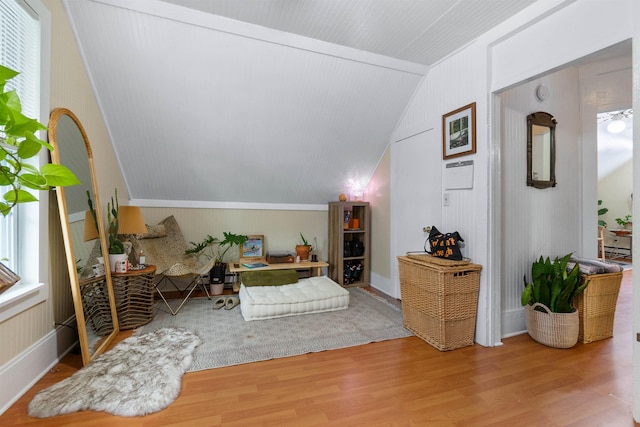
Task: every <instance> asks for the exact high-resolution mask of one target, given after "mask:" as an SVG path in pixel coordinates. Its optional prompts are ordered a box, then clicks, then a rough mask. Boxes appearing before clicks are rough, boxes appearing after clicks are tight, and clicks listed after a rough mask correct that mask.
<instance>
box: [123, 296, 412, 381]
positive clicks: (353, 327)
mask: <svg viewBox="0 0 640 427" xmlns="http://www.w3.org/2000/svg"><path fill="white" fill-rule="evenodd" d="M349 293H350V294H351V295H350V302H349V308H348V309H346V310H340V311H333V312H328V313H317V314H306V315H299V316H291V317H282V318H277V319H269V320H259V321H253V322H246V321H245V320H244V319H243V318H242V314H241V312H240V307H239V306H237V307H235V308H233V309H231V310H225V309H219V310H214V309H213V301H210V300H208V299H207V298H196V299H191V300H189V301H188V302H187V303H186V304H185V305H184V307H182V309H181V310H180V312H179V313H178V314H177V315H176V316H172V315H171V313H169V310H168V309H167V307H166V306H165V305H164V303H163V302H162V301H160V302H159V303H156V306H155V307H156V309H155V315H154V319H153V320H152V321H151V322H150V323H148V324H147V325H145V326H143V327H142V328H140V329H138V331H137V332H136V333H145V332H148V331H151V330H154V329H157V328H162V327H168V326H173V327H183V328H187V329H189V330H192V331H193V332H195V333H196V334H197V335H198V336H199V337H200V338H201V339H202V345H200V346H199V347H198V348H197V349H196V352H195V354H194V361H193V364H192V365H191V368H190V369H189V371H200V370H204V369H211V368H219V367H223V366H231V365H237V364H242V363H249V362H257V361H261V360H269V359H275V358H279V357H287V356H295V355H300V354H305V353H311V352H318V351H324V350H332V349H337V348H344V347H352V346H356V345H362V344H368V343H371V342H376V341H385V340H390V339H396V338H404V337H408V336H412V335H413V334H412V333H411V332H410V331H408V330H407V329H405V328H404V327H403V326H402V312H401V310H400V309H399V308H397V307H395V306H393V305H392V304H390V303H388V302H387V301H385V300H383V299H382V298H379V297H377V296H375V295H373V294H371V293H370V292H368V291H366V290H363V289H360V288H350V289H349Z"/></svg>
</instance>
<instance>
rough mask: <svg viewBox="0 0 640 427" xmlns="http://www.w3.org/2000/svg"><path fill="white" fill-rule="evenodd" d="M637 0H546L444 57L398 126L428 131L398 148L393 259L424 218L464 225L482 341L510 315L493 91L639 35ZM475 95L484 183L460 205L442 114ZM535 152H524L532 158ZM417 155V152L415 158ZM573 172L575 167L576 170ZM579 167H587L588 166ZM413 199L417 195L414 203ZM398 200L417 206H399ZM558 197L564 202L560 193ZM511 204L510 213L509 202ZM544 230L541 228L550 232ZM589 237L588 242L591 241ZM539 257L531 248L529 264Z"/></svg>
mask: <svg viewBox="0 0 640 427" xmlns="http://www.w3.org/2000/svg"><path fill="white" fill-rule="evenodd" d="M538 3H540V4H538ZM631 3H632V2H631V0H614V1H609V2H602V1H585V0H578V1H575V2H571V1H546V2H537V3H536V4H534V5H533V6H531V7H530V8H528V9H526V10H525V11H523V13H521V14H518V15H517V16H515V17H514V18H512V19H511V20H509V21H507V22H505V23H504V24H503V25H500V26H498V27H496V28H495V29H493V30H492V31H490V32H489V33H487V34H485V35H484V36H483V37H481V38H480V39H478V40H477V41H476V42H475V43H472V44H471V45H469V46H467V47H466V48H465V49H462V50H461V51H460V52H457V53H455V54H453V55H452V56H451V57H450V58H448V59H446V60H444V61H442V62H441V63H440V64H437V65H435V66H434V67H433V68H432V70H431V71H430V72H429V74H428V75H427V76H426V77H425V79H424V82H423V84H422V85H421V87H420V88H419V89H418V91H417V92H416V95H415V96H414V100H413V102H412V103H411V104H410V105H409V107H408V108H407V111H406V113H405V116H404V118H403V120H402V121H401V123H400V124H399V125H398V129H397V132H396V134H395V135H394V137H393V139H392V142H395V141H399V140H403V139H404V138H407V137H410V136H411V135H414V134H419V137H420V141H416V142H414V143H413V144H412V145H406V147H403V148H405V150H406V151H404V152H403V153H402V156H394V152H393V151H392V165H391V171H392V176H391V194H392V208H391V209H392V219H391V236H392V241H391V257H390V262H391V263H392V265H393V263H395V262H396V261H395V256H397V255H401V254H402V253H403V251H404V250H406V249H405V248H409V247H412V246H415V245H416V244H417V243H418V242H422V241H423V240H424V236H423V235H421V234H422V233H421V231H420V229H421V226H422V225H428V224H423V223H424V221H429V222H433V223H434V224H436V225H441V226H442V229H443V230H444V231H453V230H454V229H455V230H458V231H459V232H460V233H461V234H462V236H463V238H465V240H466V248H465V251H464V255H465V256H468V257H470V258H471V259H472V260H473V262H475V263H478V264H481V265H482V266H483V270H482V274H481V284H480V285H481V291H480V298H479V304H478V318H477V326H476V341H477V342H478V343H480V344H482V345H487V346H491V345H496V344H499V342H500V338H501V325H500V322H501V321H500V319H499V316H495V313H496V312H498V311H499V307H500V294H501V292H500V289H501V281H502V279H501V277H500V274H501V272H500V269H499V266H500V261H501V259H500V257H501V255H502V249H501V245H502V241H500V240H499V239H498V238H499V236H500V235H501V233H500V229H499V227H500V224H501V215H502V214H501V209H502V207H503V205H504V201H502V203H503V204H502V205H501V204H500V199H501V188H502V184H503V182H504V177H503V176H502V175H501V173H502V170H501V168H500V165H501V160H500V158H501V155H502V153H501V151H500V146H501V145H500V141H501V138H500V135H501V134H500V132H501V130H500V128H499V127H494V124H496V123H497V124H498V125H499V123H500V122H499V117H494V116H493V115H492V113H491V108H493V104H490V103H489V102H490V101H491V102H493V98H492V97H491V95H490V94H491V92H495V91H501V90H504V89H507V88H508V87H511V86H514V85H516V84H519V83H521V82H523V81H525V80H532V79H534V78H535V77H536V76H538V75H542V74H544V73H547V72H549V71H550V70H555V69H557V68H559V67H561V66H563V65H565V64H567V63H569V62H571V61H573V60H575V59H578V58H580V57H582V56H584V55H587V54H589V53H592V52H594V51H597V50H600V49H602V48H605V47H607V46H610V45H613V44H615V43H618V42H621V41H622V40H625V39H627V38H629V37H630V35H631V18H630V11H631ZM594 28H597V29H598V31H594ZM576 91H577V88H576ZM473 101H475V102H476V103H477V153H476V154H475V155H471V156H466V157H464V158H461V159H464V160H474V162H475V165H474V187H473V189H472V190H457V191H451V192H450V193H451V205H450V206H448V207H443V206H441V205H442V203H441V197H442V192H443V191H442V185H441V182H442V178H441V177H442V171H443V169H444V164H446V163H447V162H444V161H442V160H441V158H442V157H441V156H442V152H441V150H442V149H441V142H440V138H441V125H440V121H441V118H442V115H443V114H445V113H447V112H449V111H452V110H454V109H456V108H458V107H461V106H463V105H466V104H468V103H470V102H473ZM497 103H498V104H499V101H498V102H497ZM579 121H580V118H579V116H578V117H570V118H568V119H564V122H563V123H566V125H568V126H569V127H570V128H574V126H578V127H579V126H580V124H579ZM420 132H424V133H420ZM571 138H572V142H571V144H572V146H574V147H575V146H576V145H577V142H576V140H575V138H574V136H573V135H571ZM412 142H413V141H412ZM505 143H506V141H505ZM403 144H404V143H403ZM426 156H427V157H426ZM425 157H426V158H425ZM409 158H410V159H424V160H425V162H426V163H427V164H428V167H423V168H421V171H420V173H418V172H417V171H413V170H411V169H409V170H408V167H407V165H406V164H405V163H403V162H404V161H405V160H406V159H409ZM525 159H526V157H523V159H522V162H525ZM578 162H579V164H580V165H581V164H582V163H583V162H582V159H581V158H580V159H579V160H578ZM415 163H416V160H414V161H413V163H412V165H414V164H415ZM414 167H415V166H414ZM572 171H573V169H572V168H570V169H567V172H566V173H572ZM407 173H409V174H411V176H413V177H417V179H418V181H417V183H414V184H413V185H405V183H406V182H407V181H410V179H408V178H404V176H405V175H404V174H407ZM564 173H565V172H563V174H564ZM576 173H577V174H578V175H581V174H582V171H581V170H580V172H576ZM559 180H560V182H561V183H562V182H566V183H575V182H576V180H579V178H576V177H572V176H567V175H563V176H559ZM522 181H523V182H524V176H523V178H522ZM414 182H415V181H414ZM563 185H565V184H563ZM573 191H575V192H576V193H577V194H578V196H577V197H578V200H579V203H580V204H582V203H584V201H583V198H582V188H581V187H578V188H573ZM563 194H564V190H563ZM560 198H562V197H560ZM553 199H557V198H556V197H553ZM409 200H410V201H411V203H407V201H409ZM398 201H401V202H403V203H407V205H398ZM570 203H571V204H572V205H575V203H576V202H575V201H574V200H573V199H571V201H570ZM551 204H552V205H554V206H555V205H556V203H554V202H553V201H552V202H551ZM504 211H505V212H507V213H508V212H509V211H508V206H505V207H504ZM399 212H401V213H402V214H400V213H399ZM489 212H492V216H489ZM505 214H506V213H505ZM509 215H510V213H509ZM583 222H584V221H583V219H582V218H579V219H578V227H582V223H583ZM418 225H420V226H418ZM569 230H570V231H567V234H566V236H571V235H573V236H574V237H575V235H576V234H582V233H578V231H576V229H575V226H570V227H569ZM534 231H535V232H536V233H541V232H543V231H544V230H543V229H542V230H541V229H535V230H534ZM504 238H506V235H505V234H503V240H504ZM579 238H581V237H579ZM562 239H566V238H562ZM567 241H568V240H564V242H565V243H560V244H559V245H558V246H557V247H542V246H538V248H537V249H538V250H541V249H544V250H548V251H555V252H558V253H560V252H562V251H563V250H566V249H569V244H568V243H566V242H567ZM579 243H580V245H582V241H580V242H579ZM524 259H525V256H524V255H523V261H519V262H523V263H524V262H525V261H524ZM529 261H530V259H529V255H528V254H527V256H526V262H529ZM392 279H393V282H394V284H395V287H396V289H397V287H398V278H397V271H394V272H393V278H392ZM520 280H522V278H520Z"/></svg>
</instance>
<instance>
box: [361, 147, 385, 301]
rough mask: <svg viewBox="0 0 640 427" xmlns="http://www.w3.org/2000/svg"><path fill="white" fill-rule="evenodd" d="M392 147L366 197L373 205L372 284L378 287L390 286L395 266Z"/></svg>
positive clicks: (372, 179)
mask: <svg viewBox="0 0 640 427" xmlns="http://www.w3.org/2000/svg"><path fill="white" fill-rule="evenodd" d="M390 174H391V151H390V150H389V149H387V151H386V152H385V155H384V156H383V157H382V160H381V161H380V163H379V164H378V168H377V169H376V172H375V174H374V175H373V177H371V181H369V186H368V187H367V191H366V193H365V200H366V201H368V202H369V204H370V206H371V250H370V254H371V284H372V285H373V286H374V287H376V288H378V289H379V288H389V287H390V280H391V269H390V266H389V256H390V252H389V248H390V243H391V241H390V231H389V230H390V223H391V201H390V191H389V190H390V178H391V175H390Z"/></svg>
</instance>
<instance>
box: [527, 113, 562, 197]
mask: <svg viewBox="0 0 640 427" xmlns="http://www.w3.org/2000/svg"><path fill="white" fill-rule="evenodd" d="M556 123H557V122H556V119H554V118H553V116H552V115H551V114H549V113H545V112H542V111H539V112H537V113H533V114H529V115H528V116H527V185H528V186H530V187H535V188H548V187H555V186H556Z"/></svg>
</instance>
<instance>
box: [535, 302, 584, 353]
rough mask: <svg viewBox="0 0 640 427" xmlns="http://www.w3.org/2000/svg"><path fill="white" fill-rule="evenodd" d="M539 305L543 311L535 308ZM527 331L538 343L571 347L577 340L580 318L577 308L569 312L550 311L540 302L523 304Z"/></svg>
mask: <svg viewBox="0 0 640 427" xmlns="http://www.w3.org/2000/svg"><path fill="white" fill-rule="evenodd" d="M536 307H541V308H542V309H543V310H544V311H538V310H536ZM525 314H526V318H527V332H529V335H530V336H531V338H533V339H534V340H535V341H537V342H539V343H540V344H544V345H546V346H549V347H554V348H571V347H573V346H574V345H576V343H577V342H578V329H579V324H580V319H579V317H578V310H574V311H573V312H571V313H552V312H551V310H549V308H548V307H547V306H546V305H544V304H542V303H539V302H537V303H535V304H533V305H527V306H525Z"/></svg>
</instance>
